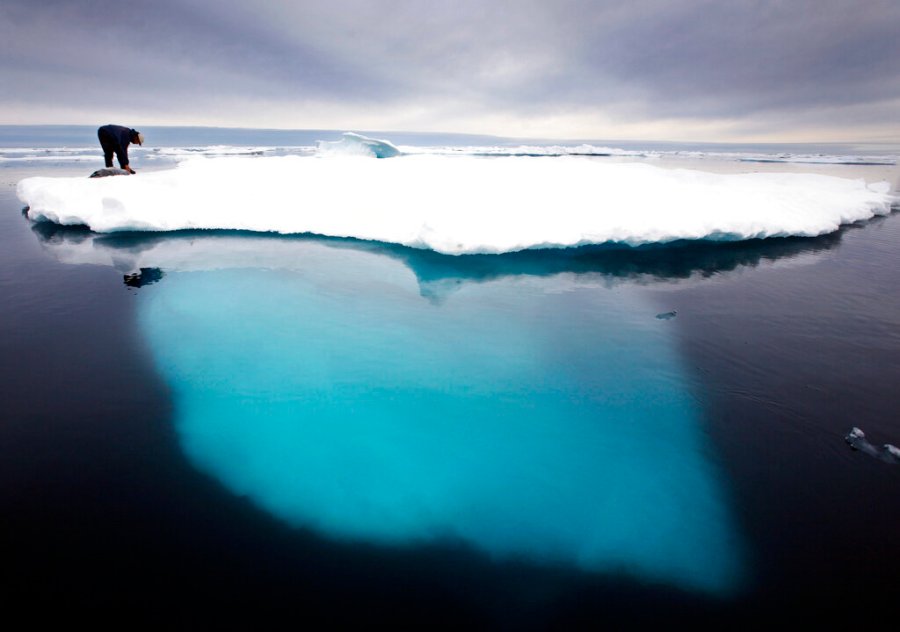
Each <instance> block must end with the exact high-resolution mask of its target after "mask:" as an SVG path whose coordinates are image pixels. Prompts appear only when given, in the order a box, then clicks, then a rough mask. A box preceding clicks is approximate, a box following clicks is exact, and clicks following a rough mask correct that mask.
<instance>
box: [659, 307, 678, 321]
mask: <svg viewBox="0 0 900 632" xmlns="http://www.w3.org/2000/svg"><path fill="white" fill-rule="evenodd" d="M677 313H678V312H676V311H675V310H674V309H673V310H672V311H671V312H663V313H661V314H657V315H656V318H658V319H659V320H672V319H673V318H675V315H676V314H677Z"/></svg>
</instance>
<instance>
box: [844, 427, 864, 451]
mask: <svg viewBox="0 0 900 632" xmlns="http://www.w3.org/2000/svg"><path fill="white" fill-rule="evenodd" d="M865 438H866V433H865V432H863V431H862V430H860V429H859V428H857V427H856V426H854V427H853V430H851V431H850V432H849V434H848V435H847V436H846V437H845V440H846V441H847V443H849V444H850V447H852V448H855V447H856V446H855V445H854V443H856V442H857V441H859V440H861V439H865Z"/></svg>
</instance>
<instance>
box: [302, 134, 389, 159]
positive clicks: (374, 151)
mask: <svg viewBox="0 0 900 632" xmlns="http://www.w3.org/2000/svg"><path fill="white" fill-rule="evenodd" d="M317 149H318V152H319V153H320V154H324V155H328V154H332V155H333V154H338V155H343V156H371V157H374V158H393V157H394V156H399V155H400V153H401V152H400V150H399V149H397V147H395V146H394V145H393V144H392V143H391V142H390V141H387V140H377V139H375V138H368V137H366V136H363V135H362V134H356V133H354V132H344V134H343V137H342V138H341V140H338V141H334V142H331V141H324V140H320V141H319V142H318V145H317Z"/></svg>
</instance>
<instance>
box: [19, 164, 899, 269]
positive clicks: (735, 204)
mask: <svg viewBox="0 0 900 632" xmlns="http://www.w3.org/2000/svg"><path fill="white" fill-rule="evenodd" d="M18 195H19V198H20V199H21V200H22V201H23V202H24V203H25V204H27V205H28V207H29V211H28V216H29V217H30V218H31V219H33V220H49V221H52V222H56V223H59V224H64V225H86V226H88V227H90V228H91V229H92V230H94V231H97V232H116V231H173V230H181V229H237V230H248V231H263V232H277V233H284V234H299V233H311V234H319V235H327V236H334V237H353V238H358V239H363V240H376V241H381V242H386V243H396V244H402V245H406V246H412V247H419V248H429V249H432V250H435V251H437V252H441V253H447V254H465V253H502V252H512V251H517V250H524V249H531V248H544V247H556V248H558V247H569V246H579V245H587V244H598V243H607V242H619V243H626V244H631V245H639V244H647V243H661V242H668V241H673V240H679V239H688V240H696V239H708V240H742V239H750V238H765V237H783V236H817V235H822V234H825V233H830V232H833V231H835V230H837V229H838V228H839V227H840V226H841V225H843V224H849V223H853V222H857V221H860V220H865V219H869V218H871V217H873V216H874V215H879V214H882V215H883V214H887V213H889V212H890V210H891V204H892V203H893V202H895V197H893V196H892V194H891V192H890V185H889V183H887V182H876V183H866V182H865V181H863V180H861V179H855V180H854V179H846V178H839V177H834V176H826V175H820V174H802V173H739V174H717V173H707V172H704V171H696V170H687V169H670V168H663V167H659V166H655V165H652V164H647V163H640V162H636V163H612V162H605V161H604V160H602V159H591V158H584V157H576V156H562V157H555V158H549V159H545V158H532V157H526V156H509V157H499V158H497V157H492V158H485V157H477V156H472V155H462V156H449V155H401V156H398V157H396V158H392V159H390V160H374V159H372V158H371V157H363V156H353V155H351V156H347V155H334V154H333V153H330V152H325V154H324V155H321V154H320V155H316V156H309V155H307V156H276V157H221V158H195V159H190V160H186V161H184V162H182V163H180V164H179V165H177V167H175V168H172V169H169V170H163V171H156V172H152V173H149V172H143V173H139V174H138V175H136V176H129V177H127V178H102V179H93V180H91V179H88V178H61V177H33V178H26V179H24V180H22V181H21V182H20V183H19V185H18Z"/></svg>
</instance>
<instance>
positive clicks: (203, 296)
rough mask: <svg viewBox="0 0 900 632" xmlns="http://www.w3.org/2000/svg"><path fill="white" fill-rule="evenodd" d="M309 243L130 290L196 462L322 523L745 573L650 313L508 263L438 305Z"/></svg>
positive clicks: (625, 298) (586, 560) (715, 578)
mask: <svg viewBox="0 0 900 632" xmlns="http://www.w3.org/2000/svg"><path fill="white" fill-rule="evenodd" d="M314 252H315V253H317V255H316V256H315V257H304V258H303V260H302V262H297V267H296V268H295V269H293V270H271V269H268V270H266V269H248V268H244V269H226V270H213V271H204V272H172V273H171V274H167V275H166V276H165V278H164V279H162V280H161V281H160V282H159V283H157V284H154V285H152V286H150V287H147V288H142V289H141V290H140V293H139V295H138V300H139V303H138V309H139V316H140V323H141V327H142V330H143V332H144V334H145V336H146V338H147V340H148V342H149V348H150V349H151V352H152V354H153V356H154V358H155V360H156V363H157V365H158V367H159V369H160V370H161V372H162V375H163V376H164V377H165V379H166V380H167V382H168V383H169V385H170V388H171V389H172V392H173V396H174V402H175V410H174V413H175V419H176V429H177V432H178V436H179V438H180V441H181V443H182V446H183V448H184V450H185V452H186V454H187V455H188V456H189V458H190V459H191V460H192V461H193V462H194V463H195V464H196V465H197V467H198V468H200V469H202V470H203V471H205V472H207V473H209V474H210V475H212V476H214V477H215V478H217V479H218V480H220V481H222V483H223V484H224V485H225V486H226V487H227V488H228V489H230V490H231V491H233V492H234V493H236V494H240V495H242V496H246V497H248V498H250V499H252V500H253V501H254V502H255V503H257V504H258V505H259V506H260V507H262V508H264V509H265V510H267V511H269V512H271V513H272V514H274V515H276V516H278V517H280V518H281V519H283V520H285V521H287V522H288V523H290V524H292V525H295V526H298V527H303V528H309V529H313V530H315V531H317V532H318V533H320V534H323V535H325V536H328V537H332V538H337V539H347V540H353V541H367V542H374V543H377V544H382V545H390V546H410V545H412V546H415V545H421V544H424V543H429V542H439V541H444V540H449V541H451V542H462V543H464V544H465V545H467V546H470V547H473V548H475V549H476V550H479V551H482V552H484V553H487V554H489V555H491V556H495V557H499V558H504V559H505V558H510V557H513V558H517V559H524V560H529V561H532V562H534V563H539V564H551V565H564V566H574V567H579V568H582V569H585V570H587V571H591V572H601V573H606V572H608V573H619V572H624V573H626V574H629V575H631V576H633V577H636V578H638V579H640V580H643V581H651V582H667V583H671V584H674V585H677V586H680V587H683V588H685V589H690V590H700V591H705V592H710V593H713V594H727V593H730V592H732V591H733V590H735V588H736V587H737V586H738V585H739V583H740V581H741V576H742V569H741V554H740V547H739V544H738V540H739V539H738V537H737V536H736V534H735V529H734V526H733V523H732V520H731V517H730V512H729V507H728V501H727V495H726V493H725V490H724V486H723V484H722V482H721V480H720V476H719V473H718V471H717V468H716V466H715V465H714V463H713V462H712V461H711V460H710V458H709V456H708V449H709V448H708V446H707V444H706V439H705V435H704V433H703V432H702V429H701V423H702V419H701V416H700V413H699V411H698V409H697V407H696V405H695V401H694V399H693V397H692V395H691V393H690V391H689V389H688V388H687V382H686V380H685V377H684V376H683V373H682V368H681V366H680V363H679V361H678V358H677V355H676V351H675V349H674V345H673V343H672V342H671V341H669V340H668V339H667V338H666V336H667V335H668V334H667V333H666V332H667V331H668V330H669V328H666V327H663V326H661V324H660V323H659V321H656V320H655V319H653V318H652V317H651V318H647V313H646V312H647V308H646V306H642V305H635V298H634V297H633V296H631V297H630V296H629V294H628V293H622V292H612V291H604V290H601V291H597V289H596V288H581V289H579V288H577V287H568V289H567V290H566V291H565V292H562V293H560V284H559V283H558V282H557V280H556V279H555V278H519V277H511V278H504V279H498V280H495V281H490V282H485V283H482V284H471V285H466V286H464V287H462V288H461V289H460V290H459V291H457V292H456V293H454V294H453V295H451V296H449V297H448V298H447V300H446V301H443V302H441V303H440V304H435V303H433V302H429V301H427V300H425V299H423V298H422V297H421V296H420V294H419V291H418V287H417V284H416V281H415V278H414V277H413V275H411V274H410V272H409V269H408V268H406V267H405V266H404V265H403V264H402V263H400V262H398V261H396V260H393V259H391V258H389V257H385V256H381V255H378V254H373V253H368V252H365V251H362V250H356V249H340V248H324V247H316V248H315V249H314Z"/></svg>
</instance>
